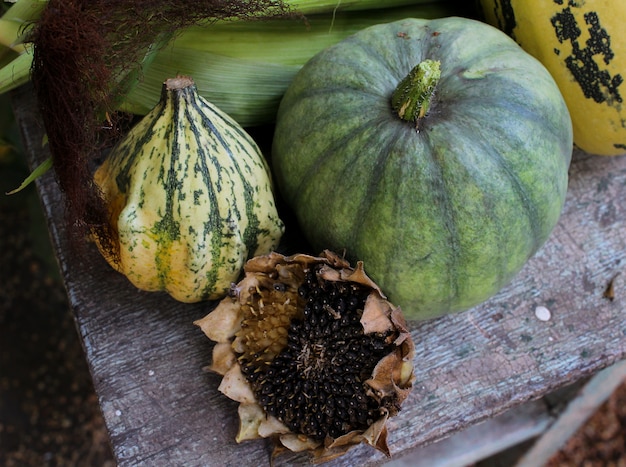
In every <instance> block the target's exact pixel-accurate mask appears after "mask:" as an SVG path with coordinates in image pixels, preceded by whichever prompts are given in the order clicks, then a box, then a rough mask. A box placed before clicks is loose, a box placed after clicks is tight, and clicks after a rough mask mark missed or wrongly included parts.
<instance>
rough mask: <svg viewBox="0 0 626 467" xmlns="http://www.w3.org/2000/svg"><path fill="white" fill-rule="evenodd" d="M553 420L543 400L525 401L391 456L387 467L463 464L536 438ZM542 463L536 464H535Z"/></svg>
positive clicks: (428, 466) (453, 465)
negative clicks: (482, 420) (444, 437)
mask: <svg viewBox="0 0 626 467" xmlns="http://www.w3.org/2000/svg"><path fill="white" fill-rule="evenodd" d="M553 421H554V417H553V415H552V414H550V413H549V410H548V406H547V405H546V404H545V402H543V399H541V400H536V401H530V402H526V403H524V404H521V405H519V406H517V407H514V408H512V409H511V410H508V411H506V412H504V413H503V414H500V415H498V416H497V417H494V418H490V419H488V420H485V421H484V422H481V423H477V424H475V425H473V426H470V427H469V428H468V429H466V430H463V431H461V432H459V433H456V434H454V435H452V436H450V437H449V438H446V439H443V440H441V441H439V442H437V443H433V444H429V445H427V446H424V447H421V448H418V449H415V450H414V451H413V452H412V453H410V454H408V455H406V456H403V457H400V458H398V459H394V460H392V461H391V462H389V463H388V464H387V467H466V466H468V465H473V464H475V463H476V462H479V461H481V460H483V459H486V458H488V457H489V456H492V455H495V454H497V453H499V452H502V451H504V450H506V449H509V448H511V447H513V446H517V445H518V444H520V443H522V442H524V441H527V440H529V439H532V438H535V437H537V436H539V435H540V434H542V433H543V432H544V431H545V430H546V429H547V428H548V427H549V426H550V424H551V423H552V422H553ZM538 465H541V464H535V467H536V466H538Z"/></svg>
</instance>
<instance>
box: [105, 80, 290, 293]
mask: <svg viewBox="0 0 626 467" xmlns="http://www.w3.org/2000/svg"><path fill="white" fill-rule="evenodd" d="M170 82H174V80H168V81H167V82H166V84H165V85H164V87H163V92H162V97H161V101H160V102H159V104H158V105H157V106H156V107H155V108H154V109H153V110H152V111H151V112H149V113H148V114H147V115H146V116H144V117H143V118H142V120H141V121H140V122H139V123H138V124H137V125H136V126H134V127H133V128H132V129H131V130H130V132H129V133H128V134H127V135H126V136H125V138H124V139H123V140H121V141H120V143H119V144H118V145H117V146H116V147H115V148H114V149H113V150H112V152H111V154H110V155H109V156H108V158H107V159H106V160H105V162H104V163H103V165H102V166H101V167H100V168H99V169H98V170H97V172H96V174H95V179H96V182H97V183H98V185H99V186H100V188H101V189H102V192H103V194H104V196H105V199H107V201H108V203H109V206H110V209H111V215H112V218H113V219H114V222H115V227H116V229H117V233H118V236H119V238H118V244H119V252H109V251H103V250H102V249H101V251H102V252H103V255H104V256H105V258H106V259H107V261H109V263H110V264H111V265H112V266H113V267H114V268H115V269H117V270H118V271H120V272H122V273H124V274H125V275H126V276H127V277H128V279H129V280H130V281H131V282H132V283H133V284H134V285H135V286H137V287H138V288H140V289H142V290H149V291H166V292H168V293H169V294H170V295H172V296H173V297H174V298H175V299H177V300H179V301H182V302H197V301H200V300H206V299H217V298H220V297H223V296H224V295H225V294H226V293H227V292H228V290H229V287H230V285H231V283H233V282H236V281H237V279H238V278H239V275H240V273H241V270H242V268H243V264H244V263H245V261H247V260H248V259H249V258H251V257H252V256H255V255H260V254H266V253H269V252H270V251H272V250H273V249H274V248H276V247H277V245H278V242H279V240H280V238H281V235H282V233H283V230H284V226H283V223H282V221H281V219H280V218H279V216H278V213H277V210H276V206H275V203H274V195H273V191H272V182H271V178H270V172H269V168H268V166H267V163H266V161H265V159H264V158H263V156H262V154H261V152H260V150H259V148H258V146H257V145H256V143H255V142H254V141H253V140H252V138H251V137H250V136H249V135H248V134H247V133H246V132H245V131H244V130H243V129H242V128H241V127H240V126H239V124H237V123H236V122H235V121H234V120H233V119H231V118H230V117H229V116H228V115H227V114H225V113H223V112H222V111H220V110H219V109H218V108H217V107H215V106H213V105H212V104H210V103H209V102H208V101H206V100H205V99H203V98H202V97H200V96H199V95H198V94H197V91H196V88H195V86H193V85H189V86H184V87H180V88H172V89H169V88H168V83H170ZM177 86H178V85H177ZM99 246H100V244H99Z"/></svg>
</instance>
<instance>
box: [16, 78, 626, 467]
mask: <svg viewBox="0 0 626 467" xmlns="http://www.w3.org/2000/svg"><path fill="white" fill-rule="evenodd" d="M13 99H14V102H15V113H16V118H17V119H18V122H19V125H20V127H21V129H22V131H23V140H24V144H25V150H26V152H27V154H28V157H29V159H30V162H31V164H35V163H37V162H40V161H42V160H43V159H45V158H46V157H47V156H48V154H47V153H46V151H45V149H43V148H42V138H43V129H42V125H41V122H40V119H39V117H38V114H37V111H36V105H35V102H34V98H33V95H32V92H31V91H30V89H29V88H28V87H27V86H26V87H24V88H20V89H19V90H17V91H16V92H15V93H14V94H13ZM37 184H38V190H39V193H40V196H41V200H42V203H43V207H44V210H45V213H46V216H47V219H48V223H49V230H50V234H51V237H52V242H53V245H54V248H55V250H56V253H57V256H58V261H59V265H60V268H61V271H62V274H63V277H64V280H65V285H66V288H67V292H68V295H69V299H70V303H71V306H72V308H73V311H74V313H75V316H76V324H77V327H78V330H79V333H80V337H81V338H82V341H83V343H84V348H85V353H86V358H87V361H88V363H89V367H90V369H91V372H92V375H93V379H94V385H95V389H96V391H97V394H98V397H99V400H100V404H101V407H102V411H103V414H104V417H105V420H106V424H107V427H108V429H109V432H110V436H111V441H112V446H113V450H114V453H115V455H116V457H117V460H118V461H119V465H120V466H130V465H141V466H143V465H146V466H148V465H172V466H175V465H185V466H195V465H198V466H200V465H205V466H206V465H267V464H268V463H269V453H270V445H269V443H266V442H265V441H250V442H244V443H242V444H241V445H237V444H236V443H235V442H234V437H235V433H236V431H237V415H236V410H237V404H236V403H234V402H232V401H230V400H228V399H227V398H226V397H224V396H223V395H222V394H221V393H219V392H218V391H217V386H218V384H219V377H218V376H216V375H213V374H209V373H206V372H204V371H203V369H202V368H203V367H204V366H206V365H207V364H208V363H209V359H210V356H211V349H212V345H211V343H210V342H209V341H208V340H207V339H206V338H205V337H204V335H203V334H202V332H201V331H200V330H199V329H198V328H197V327H195V326H194V325H193V324H192V322H193V321H194V320H195V319H198V318H200V317H202V316H204V315H205V314H206V313H207V312H208V311H210V309H211V307H212V306H213V305H212V304H208V303H205V304H196V305H188V304H182V303H177V302H175V301H174V300H173V299H171V298H169V297H168V296H167V295H165V294H161V293H147V292H141V291H138V290H136V289H135V288H134V287H133V286H131V285H130V283H129V282H128V281H127V280H126V279H125V278H124V277H123V276H121V275H120V274H118V273H116V272H114V271H113V270H112V269H111V268H110V267H109V266H108V265H107V264H106V262H105V261H104V260H103V259H102V258H101V257H100V255H99V254H98V252H97V251H96V249H95V247H92V245H91V246H90V247H89V248H87V251H86V253H85V254H83V255H80V256H76V255H71V254H70V253H69V248H68V244H67V238H66V231H65V226H64V224H63V221H62V219H63V204H62V197H61V195H60V193H59V191H58V187H57V185H56V183H55V181H54V178H53V175H52V174H51V173H48V174H46V175H45V176H44V177H42V178H41V179H40V180H39V181H38V182H37ZM625 223H626V158H625V157H616V158H603V157H594V156H589V155H586V154H582V153H580V152H575V154H574V160H573V163H572V167H571V181H570V189H569V194H568V198H567V202H566V206H565V208H564V212H563V216H562V218H561V221H560V222H559V224H558V226H557V227H556V229H555V230H554V232H553V234H552V236H551V238H550V239H549V241H548V242H547V243H546V244H545V246H544V247H543V248H542V249H541V250H540V251H539V252H538V253H537V254H536V255H535V257H533V258H532V259H531V260H530V261H529V263H528V264H527V265H526V266H525V267H524V269H523V270H522V271H521V272H520V273H519V274H518V276H517V277H516V279H515V280H514V281H513V282H512V283H511V284H510V285H508V286H507V287H506V288H505V289H503V290H502V291H501V292H500V293H499V294H498V295H497V296H495V297H493V298H492V299H490V300H489V301H487V302H485V303H483V304H482V305H480V306H478V307H475V308H473V309H471V310H469V311H466V312H464V313H459V314H456V315H451V316H445V317H443V318H439V319H435V320H431V321H427V322H422V323H414V324H413V325H412V335H413V338H414V340H415V344H416V359H415V366H416V377H417V380H416V384H415V388H414V390H413V392H412V393H411V396H410V397H409V399H408V400H407V401H406V403H405V405H404V407H403V410H402V411H401V413H400V414H399V415H398V416H397V417H395V418H393V419H392V420H391V422H390V436H389V443H390V448H391V451H392V453H394V454H396V455H398V456H402V455H404V454H407V453H409V452H410V451H411V449H414V448H416V447H418V446H420V445H424V444H427V443H431V442H434V441H436V440H438V439H441V438H443V437H446V436H449V435H450V434H452V433H454V432H456V431H458V430H461V429H463V428H466V427H468V426H470V425H473V424H475V423H477V422H479V421H482V420H484V419H487V418H489V417H493V416H495V415H496V414H499V413H501V412H503V411H505V410H507V409H509V408H511V407H514V406H516V405H518V404H520V403H522V402H525V401H528V400H532V399H536V398H538V397H541V396H542V395H544V394H546V393H548V392H551V391H553V390H555V389H557V388H559V387H560V386H563V385H565V384H568V383H571V382H573V381H576V380H578V379H579V378H582V377H585V376H588V375H591V374H593V373H595V372H597V371H598V370H600V369H602V368H604V367H607V366H608V365H610V364H612V363H614V362H616V361H618V360H621V359H623V358H624V357H626V311H625V309H624V303H625V300H626V299H625V297H624V295H625V290H624V281H625V280H626V274H620V273H622V272H623V270H624V266H625V259H626V258H625V256H626V228H625V227H626V226H625ZM365 267H366V269H367V265H365ZM611 281H613V287H614V289H613V290H614V294H615V296H614V299H613V300H610V299H608V298H606V297H605V296H604V293H605V290H606V288H607V286H608V285H609V283H611ZM539 305H542V306H546V307H547V308H548V309H549V310H550V311H551V313H552V315H551V319H550V320H549V321H541V320H539V319H537V318H536V316H535V313H534V310H535V308H536V307H537V306H539ZM386 461H387V458H386V457H384V456H383V455H382V454H380V453H378V452H376V451H374V450H373V449H372V448H370V447H368V446H359V447H357V448H355V449H354V450H353V451H350V453H349V454H348V455H346V456H344V457H342V458H340V459H337V460H335V461H332V462H330V463H328V464H327V465H332V466H353V465H362V466H372V465H379V464H382V463H384V462H386ZM306 464H308V457H307V456H306V455H303V454H300V455H285V456H283V457H279V458H278V459H277V460H276V464H275V465H277V466H282V465H306Z"/></svg>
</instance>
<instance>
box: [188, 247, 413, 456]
mask: <svg viewBox="0 0 626 467" xmlns="http://www.w3.org/2000/svg"><path fill="white" fill-rule="evenodd" d="M245 273H246V274H245V277H244V279H243V280H242V281H241V282H240V283H239V284H237V285H236V286H235V285H234V286H233V288H232V290H231V294H230V296H229V297H226V298H225V299H224V300H222V302H221V303H220V304H219V305H218V306H217V308H215V310H214V311H212V312H211V313H209V314H208V315H207V316H205V317H204V318H202V319H200V320H198V321H196V323H195V324H197V325H198V326H200V327H201V329H202V330H203V331H204V333H205V334H206V335H207V336H208V337H209V338H210V339H211V340H213V341H215V342H216V343H217V344H216V345H215V347H214V350H213V360H212V363H211V366H210V367H209V369H210V370H212V371H214V372H217V373H219V374H221V375H223V376H224V377H223V379H222V382H221V384H220V387H219V390H220V391H221V392H223V393H224V394H225V395H226V396H228V397H230V398H231V399H233V400H235V401H237V402H239V403H240V405H239V419H240V427H239V432H238V434H237V438H236V440H237V442H241V441H243V440H246V439H256V438H272V439H273V440H274V441H275V443H276V445H275V446H276V447H275V451H274V455H276V454H279V453H280V452H283V451H285V450H290V451H296V452H299V451H311V452H312V454H313V459H314V460H315V461H318V462H324V461H327V460H330V459H332V458H335V457H338V456H340V455H342V454H344V453H345V452H347V451H348V450H349V449H350V448H351V447H353V446H355V445H357V444H359V443H361V442H365V443H367V444H370V445H371V446H374V447H375V448H376V449H378V450H380V451H382V452H384V453H385V454H387V455H389V454H390V453H389V448H388V446H387V429H386V422H387V419H388V418H389V417H391V416H394V415H396V414H397V412H398V411H399V410H400V405H401V404H402V402H403V401H404V400H405V399H406V397H407V396H408V394H409V392H410V390H411V387H412V384H413V356H414V345H413V341H412V340H411V336H410V334H409V332H408V330H407V327H406V323H405V320H404V317H403V315H402V313H401V311H400V309H399V308H397V307H394V306H393V305H392V304H391V303H389V302H388V301H387V300H386V299H385V297H384V295H383V293H382V292H381V290H380V289H379V288H378V286H377V285H376V284H375V283H374V282H373V281H372V280H371V279H370V278H369V277H368V276H367V275H366V274H365V272H364V270H363V265H362V263H359V264H358V265H357V266H356V268H354V269H353V268H351V267H350V265H349V263H348V262H347V261H345V260H344V259H343V258H341V257H339V256H337V255H336V254H334V253H332V252H329V251H325V252H323V253H322V254H321V255H320V256H319V257H314V256H309V255H304V254H298V255H293V256H288V257H286V256H283V255H280V254H278V253H271V254H269V255H266V256H259V257H256V258H253V259H251V260H250V261H248V263H247V264H246V266H245Z"/></svg>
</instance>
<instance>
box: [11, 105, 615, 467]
mask: <svg viewBox="0 0 626 467" xmlns="http://www.w3.org/2000/svg"><path fill="white" fill-rule="evenodd" d="M0 99H1V96H0ZM3 104H6V103H3V102H2V101H1V100H0V108H3V107H4V106H3ZM0 128H2V129H3V132H2V133H3V134H6V135H9V136H7V140H6V141H0V265H1V268H0V466H6V467H11V466H33V467H34V466H37V467H40V466H77V467H79V466H98V467H113V466H115V461H114V458H113V456H112V454H111V450H110V446H109V444H108V437H107V432H106V428H105V426H104V422H103V419H102V415H101V413H100V409H99V406H98V400H97V396H96V394H95V393H94V389H93V386H92V381H91V376H90V374H89V369H88V367H87V364H86V361H85V357H84V353H83V348H82V346H81V343H80V340H79V338H78V334H77V330H76V327H75V323H74V319H73V317H72V314H71V312H70V310H69V305H68V300H67V296H66V292H65V289H64V288H63V284H62V282H61V279H60V276H59V272H58V266H57V264H56V262H55V259H54V255H53V254H52V249H51V246H50V240H49V237H48V230H47V226H46V224H45V220H44V217H43V214H42V210H41V205H40V203H39V198H38V196H37V194H36V191H35V188H34V186H33V185H31V186H29V187H28V188H26V189H25V190H23V191H21V192H19V193H17V194H14V195H11V196H7V195H5V193H6V192H7V191H9V190H12V189H14V188H16V187H17V186H18V185H19V184H20V183H21V182H22V180H24V178H25V177H26V176H27V175H28V174H29V170H28V168H27V166H26V163H25V161H24V159H23V157H22V156H21V155H20V142H19V136H18V133H17V131H16V129H15V127H14V123H13V122H12V119H11V117H10V115H5V112H0ZM557 466H583V467H603V466H608V467H626V384H624V385H622V386H621V387H620V389H619V390H618V391H616V392H615V393H614V394H613V396H612V397H611V399H610V400H609V401H608V402H607V403H606V404H604V405H603V406H602V407H601V409H600V410H599V411H598V412H597V413H596V415H595V416H594V417H592V419H591V420H590V421H589V422H588V423H587V424H586V425H585V426H583V427H582V428H581V429H580V430H579V433H578V434H577V435H576V436H574V437H573V438H572V439H571V440H570V442H569V443H568V444H567V445H566V446H565V447H564V448H563V449H562V450H561V451H560V452H559V453H558V454H557V455H556V456H555V457H554V458H553V459H552V461H551V462H550V464H549V467H557Z"/></svg>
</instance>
